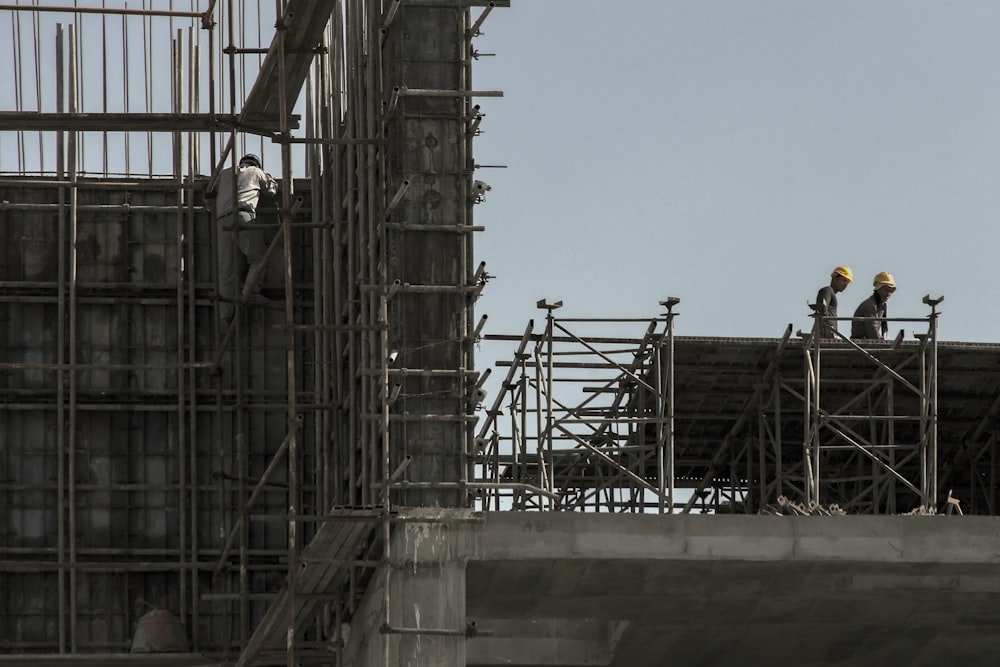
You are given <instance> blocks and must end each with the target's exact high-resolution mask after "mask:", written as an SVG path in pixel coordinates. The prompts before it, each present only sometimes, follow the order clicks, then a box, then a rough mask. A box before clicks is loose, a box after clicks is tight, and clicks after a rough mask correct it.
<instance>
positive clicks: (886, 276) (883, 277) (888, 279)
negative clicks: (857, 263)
mask: <svg viewBox="0 0 1000 667" xmlns="http://www.w3.org/2000/svg"><path fill="white" fill-rule="evenodd" d="M872 286H874V287H875V289H878V288H879V287H885V286H889V287H892V288H893V289H895V288H896V281H895V280H893V279H892V274H891V273H889V272H888V271H883V272H882V273H878V274H876V275H875V280H873V281H872Z"/></svg>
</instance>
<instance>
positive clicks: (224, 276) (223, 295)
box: [216, 214, 238, 323]
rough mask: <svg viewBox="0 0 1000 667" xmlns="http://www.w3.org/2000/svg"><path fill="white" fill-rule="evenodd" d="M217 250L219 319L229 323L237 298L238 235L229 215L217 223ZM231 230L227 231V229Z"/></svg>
mask: <svg viewBox="0 0 1000 667" xmlns="http://www.w3.org/2000/svg"><path fill="white" fill-rule="evenodd" d="M217 224H218V238H217V239H216V250H217V255H218V260H219V265H218V271H219V297H220V300H219V319H220V320H223V321H224V322H226V323H228V322H229V320H231V319H232V318H233V312H234V309H235V306H234V304H233V302H234V300H235V298H236V282H237V277H236V270H237V268H238V265H237V262H236V235H235V234H234V233H233V230H232V225H233V216H232V215H231V214H227V215H224V216H222V217H221V218H219V219H218V221H217ZM227 227H228V228H229V229H225V228H227Z"/></svg>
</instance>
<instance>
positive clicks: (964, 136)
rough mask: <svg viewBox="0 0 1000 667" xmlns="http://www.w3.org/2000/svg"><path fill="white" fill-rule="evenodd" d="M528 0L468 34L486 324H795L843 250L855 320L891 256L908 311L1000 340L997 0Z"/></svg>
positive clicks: (805, 323)
mask: <svg viewBox="0 0 1000 667" xmlns="http://www.w3.org/2000/svg"><path fill="white" fill-rule="evenodd" d="M511 4H512V7H510V8H502V9H500V8H498V9H495V10H493V12H492V13H491V14H490V16H489V17H488V18H487V20H486V22H485V23H484V25H483V31H484V33H485V34H484V35H483V36H481V37H479V38H477V39H476V40H475V41H474V44H475V46H476V48H477V49H478V50H479V51H481V52H484V53H495V54H496V55H495V56H490V57H482V58H480V60H479V61H478V62H477V63H476V65H475V68H474V71H473V76H474V86H473V87H474V88H476V89H480V90H492V89H500V90H503V91H504V97H502V98H482V99H481V100H479V101H480V103H481V104H482V108H483V110H484V111H485V113H486V117H485V119H484V120H483V123H482V129H483V130H484V134H483V135H482V136H481V137H479V138H478V139H477V141H476V145H475V152H476V160H477V162H479V163H481V164H492V165H495V164H502V165H507V168H506V169H481V170H479V171H478V172H477V177H478V178H480V179H481V180H485V181H488V182H489V183H490V184H491V185H492V186H493V189H492V191H491V192H490V193H489V194H488V196H487V199H486V201H485V202H483V203H482V204H480V205H478V206H477V207H476V210H475V214H476V216H475V218H476V223H477V224H482V225H485V226H486V231H485V232H484V233H482V234H479V235H478V236H477V238H476V257H477V259H479V260H484V261H486V263H487V270H488V272H489V273H491V274H493V275H495V276H496V278H495V279H494V280H492V281H491V282H490V283H489V285H488V286H487V288H486V290H485V292H484V294H483V296H482V298H481V299H480V301H479V303H478V307H477V310H478V313H479V314H483V313H485V314H487V315H489V323H488V325H487V327H486V330H485V333H487V334H495V333H520V332H522V331H523V329H524V327H525V325H526V324H527V321H528V320H529V319H531V318H537V320H540V319H541V313H540V312H539V311H537V310H536V309H535V302H536V301H537V300H538V299H541V298H546V299H549V300H553V301H555V300H562V301H563V302H564V303H565V306H564V307H563V309H562V310H561V311H560V312H559V314H560V315H562V316H565V317H590V316H622V317H645V316H650V317H651V316H654V315H657V314H658V313H660V312H661V309H660V307H659V306H658V305H657V302H658V301H659V300H662V299H665V298H666V297H667V296H678V297H680V298H681V300H682V301H681V304H680V306H679V307H678V308H677V311H678V312H679V313H680V316H679V318H678V320H677V329H676V331H677V334H678V335H689V336H735V337H778V336H780V335H781V334H782V333H783V331H784V329H785V327H786V326H787V325H788V324H789V323H792V324H793V325H794V327H795V328H796V329H800V328H802V329H804V328H808V327H809V326H810V319H809V317H808V315H809V309H808V307H807V305H806V304H807V302H811V301H813V300H814V299H815V295H816V291H817V290H818V289H819V288H820V287H821V286H822V285H824V284H826V283H827V282H828V281H829V274H830V271H831V270H832V269H833V268H834V267H835V266H837V265H838V264H847V265H849V266H850V267H851V268H852V269H853V270H854V275H855V284H854V285H852V286H851V287H849V288H848V289H847V291H846V292H844V293H843V294H841V296H840V303H841V306H840V310H841V315H842V316H849V315H850V314H851V313H852V312H853V310H854V308H855V307H856V306H857V304H858V303H859V302H860V301H862V300H863V299H865V298H866V297H867V296H868V295H869V294H870V292H871V280H872V277H873V276H874V275H875V274H876V273H877V272H879V271H890V272H891V273H892V274H893V275H894V276H895V278H896V282H897V285H898V291H897V292H896V294H895V295H894V296H893V298H892V301H891V302H890V315H891V316H897V317H921V316H924V315H926V314H927V312H929V311H928V309H927V307H926V306H924V305H923V304H922V303H921V298H922V297H923V296H924V295H925V294H930V295H931V296H935V297H936V296H942V295H943V296H944V297H945V301H944V303H943V304H941V306H940V310H941V312H942V316H941V320H940V333H941V338H942V339H943V340H958V341H976V342H982V341H985V342H997V341H1000V332H998V326H997V324H998V317H1000V309H998V305H997V298H996V294H995V292H996V280H995V279H994V276H993V273H994V265H995V263H996V259H995V256H996V254H997V248H998V246H1000V243H998V241H1000V230H998V214H1000V2H996V1H995V0H993V1H988V2H987V1H982V2H966V1H955V2H941V1H934V2H929V1H925V0H906V1H871V0H865V1H860V0H840V1H837V2H830V1H828V0H784V1H758V0H754V1H740V2H737V1H735V0H732V1H725V2H723V1H712V0H686V1H674V0H628V1H627V2H609V1H607V0H572V1H570V0H534V1H533V0H512V3H511ZM478 11H479V10H473V16H474V17H475V16H476V15H477V14H478ZM537 320H536V321H537ZM902 326H904V325H902V324H900V325H898V326H896V329H897V330H898V329H899V328H900V327H902ZM905 326H907V327H909V328H908V329H907V330H908V331H909V330H911V329H912V328H913V325H905ZM510 348H511V346H510V345H505V346H504V349H510ZM498 356H499V357H500V358H508V357H507V355H506V354H505V353H499V354H498ZM489 357H490V353H485V354H481V355H480V360H479V364H478V365H479V366H480V367H481V368H482V367H484V366H488V365H491V363H492V362H491V359H490V358H489Z"/></svg>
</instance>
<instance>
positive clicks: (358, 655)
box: [344, 509, 476, 667]
mask: <svg viewBox="0 0 1000 667" xmlns="http://www.w3.org/2000/svg"><path fill="white" fill-rule="evenodd" d="M400 518H401V519H402V521H400V522H397V523H396V524H395V525H394V527H393V531H392V539H391V545H390V549H389V557H390V559H391V563H392V564H391V568H390V569H389V570H388V572H387V571H386V569H384V568H383V569H381V570H380V571H379V573H378V576H377V577H376V580H375V581H374V582H373V584H372V585H370V586H369V587H368V590H367V592H366V594H365V599H364V601H363V603H362V605H361V606H360V608H359V610H358V611H357V613H356V614H355V616H354V619H353V622H352V624H351V628H350V631H349V636H348V642H347V647H346V650H345V654H344V657H345V661H344V665H345V667H362V666H364V667H384V666H386V665H391V666H392V667H397V666H398V667H421V666H425V665H434V667H466V641H467V635H466V630H467V620H466V615H465V598H466V591H465V565H466V561H467V559H468V557H469V554H470V553H475V552H476V547H475V544H476V542H475V535H474V534H473V533H470V531H469V522H470V521H473V520H474V519H473V515H472V513H471V512H468V511H465V510H423V509H413V510H407V511H406V515H405V517H402V516H401V517H400ZM387 580H388V586H389V595H388V597H386V595H385V590H386V588H385V587H386V581H387ZM386 601H388V609H389V613H388V625H387V624H386V614H385V609H386V606H385V604H386ZM387 650H388V654H387V653H386V651H387ZM387 658H388V659H387Z"/></svg>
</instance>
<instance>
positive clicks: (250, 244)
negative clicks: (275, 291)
mask: <svg viewBox="0 0 1000 667" xmlns="http://www.w3.org/2000/svg"><path fill="white" fill-rule="evenodd" d="M234 191H235V193H236V196H235V197H234V196H233V193H234ZM277 192H278V183H277V182H276V181H275V180H274V178H272V177H271V174H268V173H267V172H265V171H264V170H263V169H262V168H261V162H260V158H259V157H257V156H256V155H254V154H253V153H248V154H247V155H244V156H243V157H241V158H240V161H239V164H238V165H237V167H236V172H235V173H233V170H232V168H230V167H226V168H225V169H223V170H222V171H221V172H219V192H218V199H217V201H216V209H215V219H216V223H217V225H218V232H219V238H218V259H219V296H220V297H221V303H220V305H219V318H220V319H222V320H223V321H224V322H229V320H230V319H232V317H233V313H234V312H235V305H234V302H235V300H236V298H237V297H236V284H237V282H238V275H237V274H238V271H239V261H238V258H237V256H236V252H235V250H234V248H236V247H238V248H239V249H240V252H241V253H243V255H244V256H245V257H246V260H247V265H248V266H247V280H248V281H249V280H250V279H251V277H252V276H253V275H254V273H255V272H256V271H257V268H258V267H259V266H260V265H261V263H262V262H263V259H264V253H265V252H266V251H267V238H266V237H265V235H264V231H263V230H262V229H252V228H248V227H246V225H248V224H251V223H253V221H254V219H255V218H256V216H257V203H258V201H259V199H260V195H261V193H266V194H268V195H272V196H273V195H274V194H276V193H277ZM249 287H250V285H249V282H248V283H247V284H246V285H245V286H244V289H243V293H244V294H243V295H244V296H245V295H246V293H247V292H248V291H250V290H249ZM253 292H254V293H255V294H257V293H259V292H260V286H259V281H258V284H257V285H254V289H253Z"/></svg>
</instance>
